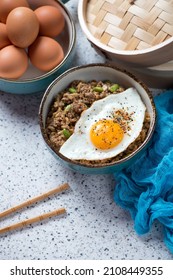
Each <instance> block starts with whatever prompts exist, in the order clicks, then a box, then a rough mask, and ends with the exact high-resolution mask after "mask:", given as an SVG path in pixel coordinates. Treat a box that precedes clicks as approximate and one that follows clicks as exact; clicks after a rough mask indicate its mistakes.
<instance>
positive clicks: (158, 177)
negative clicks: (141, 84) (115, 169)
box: [114, 90, 173, 253]
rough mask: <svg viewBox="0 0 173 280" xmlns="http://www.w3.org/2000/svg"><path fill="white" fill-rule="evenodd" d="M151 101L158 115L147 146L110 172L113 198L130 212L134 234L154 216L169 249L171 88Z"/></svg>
mask: <svg viewBox="0 0 173 280" xmlns="http://www.w3.org/2000/svg"><path fill="white" fill-rule="evenodd" d="M155 104H156V109H157V116H158V117H157V125H156V129H155V133H154V136H153V139H152V143H151V146H150V147H149V148H148V149H147V150H146V151H145V153H144V154H143V155H142V156H141V157H140V158H139V159H138V160H137V161H136V162H135V163H134V164H133V166H131V167H128V168H126V169H124V170H123V171H121V172H120V173H117V174H114V176H115V180H116V186H115V191H114V200H115V202H116V203H117V204H118V205H120V206H121V207H123V208H125V209H126V210H128V211H129V212H130V213H131V216H132V218H133V219H134V228H135V230H136V232H137V233H138V234H145V233H147V232H149V230H150V228H151V226H152V224H153V221H154V220H158V221H159V222H160V223H161V224H162V225H163V230H164V241H165V244H166V246H167V247H168V249H169V250H170V251H171V253H173V91H171V90H170V91H166V92H165V93H162V94H161V95H159V96H156V97H155Z"/></svg>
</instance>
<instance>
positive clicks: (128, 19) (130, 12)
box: [86, 0, 173, 50]
mask: <svg viewBox="0 0 173 280" xmlns="http://www.w3.org/2000/svg"><path fill="white" fill-rule="evenodd" d="M172 15H173V1H171V0H159V1H158V0H136V1H135V0H134V1H131V0H106V1H103V0H89V1H88V4H87V9H86V22H87V25H88V28H89V30H90V32H91V33H92V34H93V36H94V37H95V38H97V39H98V40H99V41H100V42H101V43H103V44H105V45H107V46H109V47H111V48H115V49H118V50H143V49H146V48H150V47H153V46H155V45H157V44H160V43H162V42H164V41H165V40H167V39H169V38H171V37H172V36H173V16H172Z"/></svg>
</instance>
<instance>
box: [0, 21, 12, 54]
mask: <svg viewBox="0 0 173 280" xmlns="http://www.w3.org/2000/svg"><path fill="white" fill-rule="evenodd" d="M10 44H11V42H10V40H9V39H8V36H7V29H6V25H5V24H4V23H2V22H0V50H1V49H2V48H4V47H6V46H8V45H10Z"/></svg>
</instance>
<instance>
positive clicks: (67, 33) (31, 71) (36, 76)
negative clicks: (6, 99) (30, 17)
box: [0, 0, 76, 94]
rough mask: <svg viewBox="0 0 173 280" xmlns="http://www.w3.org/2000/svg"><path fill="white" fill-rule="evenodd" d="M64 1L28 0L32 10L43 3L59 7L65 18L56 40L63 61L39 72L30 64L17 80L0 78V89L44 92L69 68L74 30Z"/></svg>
mask: <svg viewBox="0 0 173 280" xmlns="http://www.w3.org/2000/svg"><path fill="white" fill-rule="evenodd" d="M62 2H63V3H62ZM66 2H68V1H67V0H63V1H58V0H37V1H35V0H28V3H29V5H30V7H31V8H32V9H33V10H34V9H36V8H38V7H40V6H44V5H52V6H55V7H57V6H58V7H59V8H60V9H61V11H62V13H63V15H64V18H65V28H64V30H63V32H62V33H61V34H60V35H59V36H58V37H57V38H56V40H58V42H59V43H60V44H61V46H62V47H63V50H64V53H65V56H64V59H63V61H62V62H61V63H60V64H59V65H57V66H56V67H55V68H54V69H52V70H51V71H49V72H41V71H39V70H38V69H36V68H35V67H33V66H32V65H31V64H30V65H29V67H28V69H27V71H26V72H25V73H24V75H23V76H22V77H21V78H19V79H17V80H12V79H11V80H10V79H2V78H0V91H4V92H8V93H14V94H32V93H36V92H41V91H43V92H44V91H45V89H46V88H47V87H48V85H49V84H50V83H51V82H52V81H53V80H54V79H55V78H56V77H57V76H59V75H60V74H62V73H63V72H64V71H65V70H67V69H68V68H69V65H70V64H71V62H72V59H73V55H74V52H75V41H76V30H75V25H74V22H73V19H72V17H71V15H70V13H69V11H68V10H67V8H66V7H65V5H64V4H65V3H66Z"/></svg>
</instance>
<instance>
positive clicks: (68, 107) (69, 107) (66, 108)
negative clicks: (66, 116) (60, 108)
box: [64, 104, 72, 112]
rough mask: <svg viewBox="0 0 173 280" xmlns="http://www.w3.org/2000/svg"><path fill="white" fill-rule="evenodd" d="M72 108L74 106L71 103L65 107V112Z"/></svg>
mask: <svg viewBox="0 0 173 280" xmlns="http://www.w3.org/2000/svg"><path fill="white" fill-rule="evenodd" d="M71 108H72V105H71V104H69V105H67V106H66V107H65V109H64V111H65V112H68V111H69V110H70V109H71Z"/></svg>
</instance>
